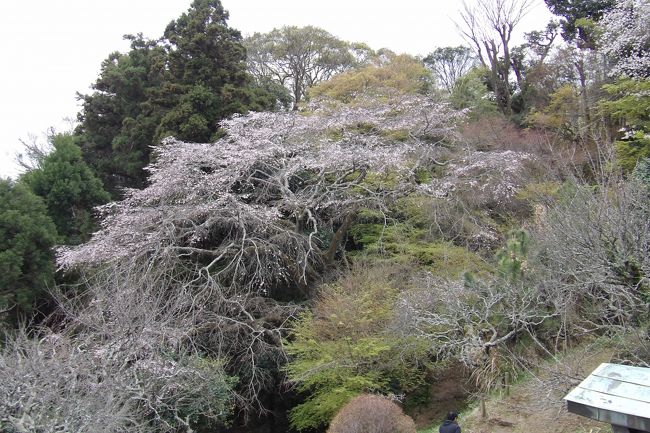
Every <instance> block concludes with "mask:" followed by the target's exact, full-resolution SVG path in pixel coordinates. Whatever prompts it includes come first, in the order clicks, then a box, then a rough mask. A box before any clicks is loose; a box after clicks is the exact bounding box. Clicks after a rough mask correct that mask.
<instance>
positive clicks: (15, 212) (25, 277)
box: [0, 179, 58, 326]
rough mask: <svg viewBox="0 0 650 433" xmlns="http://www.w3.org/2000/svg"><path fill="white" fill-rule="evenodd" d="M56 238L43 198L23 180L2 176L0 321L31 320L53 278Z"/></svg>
mask: <svg viewBox="0 0 650 433" xmlns="http://www.w3.org/2000/svg"><path fill="white" fill-rule="evenodd" d="M57 240H58V236H57V233H56V227H55V225H54V223H53V222H52V219H51V218H50V217H49V216H48V214H47V207H46V206H45V204H44V203H43V201H42V200H41V198H40V197H38V196H37V195H36V194H34V193H33V192H32V191H30V189H29V188H28V187H27V185H25V184H23V183H20V182H18V183H15V182H13V181H12V180H9V179H0V311H4V313H3V314H2V316H4V317H2V316H0V320H3V321H5V322H6V323H9V324H10V325H12V326H16V325H18V322H19V321H20V320H29V318H30V316H31V314H32V312H33V310H34V308H36V307H37V303H38V302H39V301H40V300H42V299H43V297H44V294H45V290H46V288H47V287H48V286H49V285H50V284H52V283H53V281H54V265H53V252H52V246H53V245H54V244H55V243H56V242H57Z"/></svg>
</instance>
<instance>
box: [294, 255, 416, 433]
mask: <svg viewBox="0 0 650 433" xmlns="http://www.w3.org/2000/svg"><path fill="white" fill-rule="evenodd" d="M401 272H403V271H400V270H399V269H397V268H395V267H392V268H391V267H382V268H364V267H360V266H358V267H356V268H355V269H354V270H353V271H352V272H351V273H350V274H348V275H347V276H345V277H343V278H342V279H341V280H340V281H339V282H338V283H337V284H334V285H329V286H325V287H323V288H322V290H321V292H320V295H319V296H318V299H317V301H316V304H315V305H314V308H313V311H312V312H308V313H305V314H303V315H302V316H301V317H300V319H299V320H298V321H297V322H296V323H294V326H293V333H292V337H291V340H290V341H289V342H288V343H287V346H286V347H287V352H288V353H289V354H290V355H291V356H292V361H291V362H290V363H289V364H288V366H287V368H286V371H287V373H288V376H289V378H290V380H292V381H293V382H295V383H296V384H297V385H298V389H299V390H300V391H308V392H309V398H308V399H307V400H306V401H305V402H304V403H302V404H300V405H298V406H296V407H295V408H294V409H293V410H292V411H291V413H290V416H289V417H290V420H291V424H292V426H293V427H294V428H296V429H298V430H303V429H309V428H317V427H320V426H322V425H325V424H327V423H328V422H329V421H330V420H331V419H332V417H333V416H334V415H335V414H336V413H337V412H338V410H339V409H340V408H341V407H342V406H343V405H345V404H346V403H347V402H348V401H349V400H350V399H351V398H352V397H354V396H356V395H358V394H361V393H364V392H387V391H388V390H389V389H390V387H389V385H391V386H393V387H394V386H395V385H396V383H397V384H398V386H400V388H402V389H405V388H410V387H412V386H415V385H416V384H418V383H419V380H420V379H421V376H420V375H419V370H418V367H417V363H415V362H413V363H411V362H410V361H409V357H412V358H416V357H417V356H419V355H418V351H419V350H422V351H424V350H426V348H425V347H422V346H421V345H420V346H418V345H412V348H411V349H410V350H405V349H404V345H406V344H407V343H408V341H405V340H404V339H401V340H398V339H396V338H394V337H392V336H390V334H389V333H388V332H387V325H388V324H389V323H390V322H391V320H392V318H393V311H394V308H393V305H394V303H395V300H396V298H397V295H398V294H399V289H398V288H397V287H396V286H395V285H394V284H391V281H392V280H396V279H397V277H396V276H395V275H399V274H401ZM398 352H399V353H400V354H401V355H402V356H400V357H398V356H397V353H398ZM422 358H425V356H422ZM397 360H398V361H397Z"/></svg>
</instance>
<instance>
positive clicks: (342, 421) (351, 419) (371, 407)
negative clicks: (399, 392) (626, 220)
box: [327, 395, 416, 433]
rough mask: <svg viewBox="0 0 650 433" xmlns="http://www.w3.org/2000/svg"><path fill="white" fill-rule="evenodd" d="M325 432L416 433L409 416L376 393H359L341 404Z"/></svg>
mask: <svg viewBox="0 0 650 433" xmlns="http://www.w3.org/2000/svg"><path fill="white" fill-rule="evenodd" d="M327 433H416V430H415V423H414V422H413V420H412V419H411V417H410V416H408V415H405V414H404V412H402V409H401V408H400V407H399V406H398V405H397V404H395V403H393V402H392V401H390V400H388V399H387V398H385V397H381V396H378V395H360V396H358V397H355V398H353V399H352V400H350V402H349V403H348V404H346V405H345V406H343V408H342V409H341V410H340V411H339V413H338V414H337V415H336V416H335V417H334V419H333V420H332V423H331V424H330V428H329V429H328V430H327Z"/></svg>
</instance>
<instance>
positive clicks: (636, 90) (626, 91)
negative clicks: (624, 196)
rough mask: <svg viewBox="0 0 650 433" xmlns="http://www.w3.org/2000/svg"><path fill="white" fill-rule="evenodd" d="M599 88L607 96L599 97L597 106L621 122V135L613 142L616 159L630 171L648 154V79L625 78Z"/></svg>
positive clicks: (649, 149) (649, 151)
mask: <svg viewBox="0 0 650 433" xmlns="http://www.w3.org/2000/svg"><path fill="white" fill-rule="evenodd" d="M603 88H604V90H605V91H606V92H607V94H608V95H609V97H610V99H607V100H602V101H601V102H600V109H601V110H602V111H603V113H604V114H606V115H609V116H611V117H613V118H614V119H616V120H618V121H619V122H620V123H621V124H622V125H623V127H622V129H621V131H622V133H623V136H622V138H621V139H619V140H618V141H616V143H615V144H614V147H615V150H616V156H617V162H618V163H619V165H620V166H621V168H622V169H623V171H624V172H625V173H631V172H632V171H633V170H634V168H635V167H636V165H637V164H638V163H639V161H642V160H644V159H645V158H648V157H650V109H649V108H648V107H650V80H648V79H644V80H636V79H631V78H625V79H620V80H618V81H616V82H615V83H612V84H607V85H604V86H603Z"/></svg>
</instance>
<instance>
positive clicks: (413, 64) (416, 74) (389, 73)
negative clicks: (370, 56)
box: [309, 54, 431, 103]
mask: <svg viewBox="0 0 650 433" xmlns="http://www.w3.org/2000/svg"><path fill="white" fill-rule="evenodd" d="M430 80H431V75H430V73H429V71H427V69H426V68H425V67H424V66H423V65H422V62H420V61H419V60H417V59H416V58H414V57H412V56H409V55H407V54H402V55H399V56H395V57H393V58H392V59H391V60H390V61H389V62H388V63H387V64H385V65H380V66H377V65H370V66H366V67H364V68H360V69H356V70H353V71H350V72H346V73H343V74H339V75H337V76H335V77H334V78H332V79H331V80H328V81H325V82H323V83H320V84H318V85H316V86H314V87H312V88H311V89H309V96H310V97H318V96H326V97H329V98H332V99H335V100H338V101H342V102H345V103H349V102H352V101H353V100H354V99H355V98H358V97H360V96H385V95H390V94H393V93H395V94H409V93H421V92H423V91H425V90H426V89H427V88H428V86H429V84H430Z"/></svg>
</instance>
